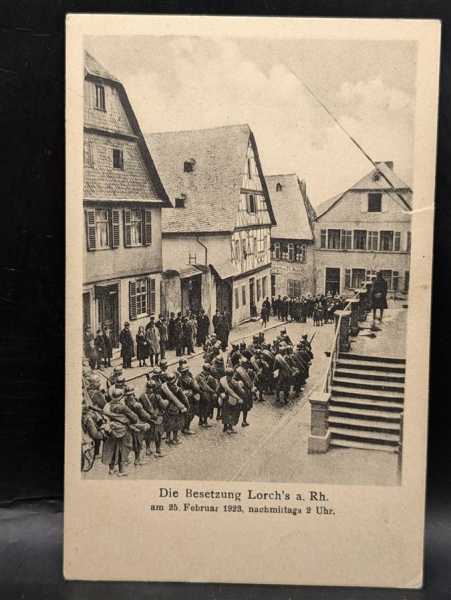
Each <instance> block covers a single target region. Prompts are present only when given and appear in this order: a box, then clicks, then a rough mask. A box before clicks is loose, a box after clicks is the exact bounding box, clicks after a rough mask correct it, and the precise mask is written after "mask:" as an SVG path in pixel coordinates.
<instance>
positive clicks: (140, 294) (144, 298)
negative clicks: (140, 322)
mask: <svg viewBox="0 0 451 600" xmlns="http://www.w3.org/2000/svg"><path fill="white" fill-rule="evenodd" d="M135 284H136V287H135V302H136V318H137V319H142V318H143V317H145V316H147V315H148V314H149V307H148V300H149V287H148V286H149V282H148V279H147V278H146V277H142V278H139V279H136V280H135ZM139 287H141V289H139ZM139 303H140V304H141V305H142V308H143V309H144V310H142V311H141V312H139V311H138V304H139Z"/></svg>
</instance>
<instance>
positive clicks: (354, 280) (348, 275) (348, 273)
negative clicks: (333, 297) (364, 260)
mask: <svg viewBox="0 0 451 600" xmlns="http://www.w3.org/2000/svg"><path fill="white" fill-rule="evenodd" d="M365 279H366V271H365V269H345V288H348V289H350V288H353V289H358V288H360V287H361V286H362V284H363V283H365Z"/></svg>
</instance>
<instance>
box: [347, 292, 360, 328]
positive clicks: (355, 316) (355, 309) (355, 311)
mask: <svg viewBox="0 0 451 600" xmlns="http://www.w3.org/2000/svg"><path fill="white" fill-rule="evenodd" d="M359 306H360V298H351V299H350V300H349V302H348V304H347V306H346V308H349V310H350V311H351V323H350V328H351V335H352V336H356V335H357V334H358V333H359V329H360V327H359Z"/></svg>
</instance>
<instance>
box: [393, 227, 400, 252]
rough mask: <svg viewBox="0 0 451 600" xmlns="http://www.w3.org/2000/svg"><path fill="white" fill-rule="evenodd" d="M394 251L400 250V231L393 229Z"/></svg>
mask: <svg viewBox="0 0 451 600" xmlns="http://www.w3.org/2000/svg"><path fill="white" fill-rule="evenodd" d="M394 244H395V252H399V251H400V250H401V232H400V231H395V242H394Z"/></svg>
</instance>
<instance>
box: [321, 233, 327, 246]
mask: <svg viewBox="0 0 451 600" xmlns="http://www.w3.org/2000/svg"><path fill="white" fill-rule="evenodd" d="M321 248H327V229H321Z"/></svg>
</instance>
